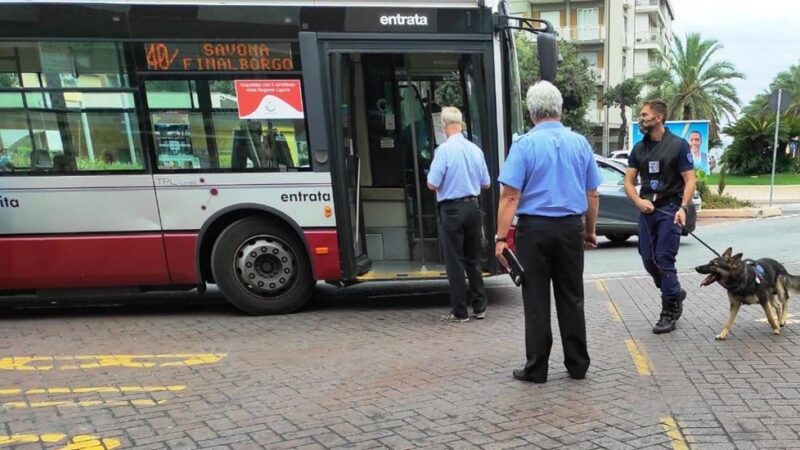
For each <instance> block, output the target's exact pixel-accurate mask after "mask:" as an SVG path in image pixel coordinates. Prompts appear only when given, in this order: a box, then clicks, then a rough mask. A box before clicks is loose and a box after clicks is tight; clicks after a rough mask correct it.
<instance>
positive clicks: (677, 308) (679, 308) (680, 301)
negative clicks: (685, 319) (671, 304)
mask: <svg viewBox="0 0 800 450" xmlns="http://www.w3.org/2000/svg"><path fill="white" fill-rule="evenodd" d="M684 300H686V291H684V290H683V289H681V293H680V294H679V295H678V300H677V301H676V302H675V320H678V319H680V318H681V315H682V314H683V301H684Z"/></svg>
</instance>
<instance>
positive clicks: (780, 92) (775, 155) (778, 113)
mask: <svg viewBox="0 0 800 450" xmlns="http://www.w3.org/2000/svg"><path fill="white" fill-rule="evenodd" d="M782 96H783V89H778V103H777V105H776V107H775V145H774V147H773V149H772V179H771V180H770V182H769V206H772V191H773V189H774V188H775V162H776V161H777V159H778V130H779V129H780V127H781V97H782Z"/></svg>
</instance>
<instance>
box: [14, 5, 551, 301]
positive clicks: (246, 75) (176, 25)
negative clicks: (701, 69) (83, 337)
mask: <svg viewBox="0 0 800 450" xmlns="http://www.w3.org/2000/svg"><path fill="white" fill-rule="evenodd" d="M225 3H226V2H225V1H208V2H203V1H198V2H193V3H191V4H190V3H189V2H181V3H180V4H170V5H164V4H162V2H158V1H149V2H148V1H142V2H137V1H126V2H124V3H121V2H108V3H104V2H99V1H98V2H94V1H83V2H72V1H62V2H61V3H54V2H49V1H26V2H5V1H3V2H0V294H2V295H17V294H22V295H26V294H37V293H39V294H41V293H47V292H52V291H64V290H72V289H74V290H92V291H96V290H105V289H130V288H135V289H141V290H163V289H198V290H199V291H200V292H203V291H204V290H205V288H206V286H207V285H208V284H215V285H217V286H218V288H219V289H220V291H221V292H222V293H223V295H224V296H225V298H227V299H228V300H229V301H230V302H231V303H233V304H234V305H236V306H237V307H239V308H240V309H242V310H243V311H246V312H248V313H251V314H275V313H286V312H291V311H293V310H295V309H297V308H299V307H300V306H302V305H303V304H304V303H305V302H306V301H307V300H308V299H309V298H310V297H311V294H312V292H313V289H314V286H315V284H316V283H317V282H329V283H334V284H337V285H340V286H346V285H349V284H353V283H357V282H364V281H381V280H399V279H402V280H414V279H440V278H441V279H444V278H446V275H445V270H444V266H443V258H442V251H441V249H440V243H439V223H438V221H437V211H436V199H435V196H434V193H433V192H431V191H429V190H428V189H424V188H423V187H424V183H425V177H426V172H427V170H428V168H429V166H430V164H431V161H432V159H433V153H434V151H435V149H436V147H437V145H439V144H440V143H441V142H443V139H444V134H443V131H442V129H441V126H440V116H441V110H442V107H444V106H449V105H453V106H457V107H459V108H460V109H461V110H462V111H464V116H465V122H466V127H465V133H466V136H467V138H469V139H470V140H471V141H473V142H475V143H476V144H477V145H478V146H479V147H480V148H481V149H483V151H484V153H485V158H486V162H487V165H488V167H489V171H490V174H491V175H492V178H493V179H496V177H497V174H498V171H499V169H500V166H501V165H502V163H503V161H504V159H505V153H506V151H507V148H508V146H509V142H510V140H511V137H512V136H513V134H514V133H519V132H521V131H523V116H522V108H521V96H520V86H519V74H518V72H517V63H516V52H515V49H514V43H513V36H512V30H514V29H526V30H528V31H532V32H533V33H536V34H538V36H539V38H538V39H539V53H540V58H541V60H542V67H541V73H542V75H543V77H545V78H552V77H554V76H555V66H556V59H557V57H556V50H555V41H554V38H553V35H552V34H551V32H552V28H551V27H550V25H549V24H547V23H546V22H543V21H535V20H530V19H519V18H514V17H509V16H508V15H507V13H506V5H505V2H492V1H485V0H475V1H459V0H450V1H441V2H436V3H437V7H431V6H430V5H431V3H430V2H427V3H424V2H373V3H372V4H369V3H368V2H358V4H359V6H358V7H349V6H346V3H347V2H335V1H333V2H325V3H326V4H327V5H336V4H337V3H340V4H341V6H324V7H323V6H317V5H316V3H318V2H316V1H289V2H282V3H281V4H280V6H275V5H277V4H278V2H274V1H268V0H265V1H263V3H260V2H258V1H252V2H248V5H246V6H245V5H242V2H230V4H227V5H226V4H225ZM399 5H402V6H399ZM426 5H428V6H426ZM531 36H533V34H532V35H531ZM498 194H499V192H498V188H497V187H496V186H494V187H493V188H492V189H491V190H489V191H487V192H485V193H484V194H482V197H481V198H480V203H481V207H482V208H483V209H484V210H485V211H495V210H496V206H497V198H498ZM492 217H493V214H487V215H486V220H485V223H484V232H485V235H486V236H492V235H493V234H494V223H493V220H492V219H491V218H492ZM490 250H491V249H488V248H487V249H486V250H485V251H486V253H485V255H484V257H483V270H484V271H485V272H487V273H497V272H498V270H499V269H500V267H499V266H498V264H497V263H496V261H495V260H494V258H493V257H492V255H491V254H490Z"/></svg>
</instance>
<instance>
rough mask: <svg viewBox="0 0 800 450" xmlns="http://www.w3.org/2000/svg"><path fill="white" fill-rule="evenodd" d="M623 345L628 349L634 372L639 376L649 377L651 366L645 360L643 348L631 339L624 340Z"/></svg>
mask: <svg viewBox="0 0 800 450" xmlns="http://www.w3.org/2000/svg"><path fill="white" fill-rule="evenodd" d="M625 345H626V346H627V347H628V353H630V354H631V358H633V363H634V364H635V365H636V370H637V371H638V372H639V375H644V376H649V375H651V374H652V365H651V364H650V360H649V359H648V358H647V353H646V352H645V351H644V346H642V345H641V344H639V343H638V342H636V341H634V340H633V339H625Z"/></svg>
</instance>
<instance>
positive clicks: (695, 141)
mask: <svg viewBox="0 0 800 450" xmlns="http://www.w3.org/2000/svg"><path fill="white" fill-rule="evenodd" d="M708 125H709V122H708V121H707V120H668V121H667V123H666V124H665V126H666V127H667V129H668V130H669V131H670V132H671V133H672V134H674V135H675V136H679V137H682V138H683V139H685V140H686V142H688V143H689V149H690V150H691V151H692V160H693V161H694V168H695V169H699V170H702V171H703V172H705V173H707V174H709V173H711V170H710V168H709V166H708ZM632 128H633V129H632V130H631V136H632V140H633V145H636V144H638V143H639V141H641V140H642V138H643V136H642V132H641V131H639V126H638V124H637V123H634V124H633V126H632Z"/></svg>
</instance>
